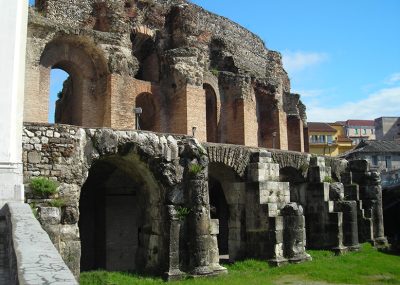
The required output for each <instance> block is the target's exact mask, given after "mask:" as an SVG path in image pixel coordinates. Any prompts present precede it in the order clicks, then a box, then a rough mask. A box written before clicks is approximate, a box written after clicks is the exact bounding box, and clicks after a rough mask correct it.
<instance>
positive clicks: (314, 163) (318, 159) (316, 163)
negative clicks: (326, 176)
mask: <svg viewBox="0 0 400 285" xmlns="http://www.w3.org/2000/svg"><path fill="white" fill-rule="evenodd" d="M310 167H325V158H324V157H322V156H312V157H311V158H310Z"/></svg>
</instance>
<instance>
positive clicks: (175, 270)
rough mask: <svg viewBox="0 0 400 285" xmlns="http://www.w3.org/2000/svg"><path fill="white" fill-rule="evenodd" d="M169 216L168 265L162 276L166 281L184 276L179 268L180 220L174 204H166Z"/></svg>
mask: <svg viewBox="0 0 400 285" xmlns="http://www.w3.org/2000/svg"><path fill="white" fill-rule="evenodd" d="M167 208H168V216H169V254H168V257H169V266H168V272H166V273H165V274H164V278H165V279H166V280H168V281H174V280H180V279H182V278H183V277H184V273H183V272H182V271H181V270H180V259H179V254H180V252H179V248H180V245H179V240H180V231H181V225H182V222H181V221H180V220H179V217H177V216H178V215H177V210H176V207H175V206H172V205H170V206H167Z"/></svg>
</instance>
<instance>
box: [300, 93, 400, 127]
mask: <svg viewBox="0 0 400 285" xmlns="http://www.w3.org/2000/svg"><path fill="white" fill-rule="evenodd" d="M321 105H322V104H321V102H320V101H315V100H314V101H313V102H310V103H309V104H307V103H306V106H307V117H308V121H310V122H318V121H320V122H335V121H343V120H347V119H362V120H367V119H369V120H373V119H376V118H379V117H382V116H400V107H399V106H400V87H393V88H385V89H381V90H379V91H377V92H375V93H372V94H371V95H369V96H368V97H367V98H365V99H362V100H360V101H357V102H344V103H343V104H342V105H340V106H335V107H329V105H326V106H321Z"/></svg>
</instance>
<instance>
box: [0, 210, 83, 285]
mask: <svg viewBox="0 0 400 285" xmlns="http://www.w3.org/2000/svg"><path fill="white" fill-rule="evenodd" d="M6 207H7V210H8V213H7V219H9V223H10V224H11V225H12V236H13V242H14V251H15V254H16V258H17V267H18V268H17V272H18V278H19V282H20V284H30V285H34V284H43V285H45V284H52V285H53V284H57V285H63V284H65V285H74V284H78V283H77V281H76V280H75V278H74V276H73V275H72V273H71V271H70V270H69V269H68V267H67V266H66V265H65V263H64V261H63V260H62V258H61V256H60V254H59V253H58V252H57V250H56V248H55V247H54V245H53V244H52V242H51V241H50V238H49V237H48V235H47V234H46V232H45V231H44V230H43V229H42V228H41V226H40V224H39V222H38V221H37V220H36V219H35V217H34V216H33V214H32V211H31V209H30V207H29V206H28V205H27V204H20V203H9V204H7V206H6ZM1 284H7V283H1Z"/></svg>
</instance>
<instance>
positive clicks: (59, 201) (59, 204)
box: [48, 198, 65, 208]
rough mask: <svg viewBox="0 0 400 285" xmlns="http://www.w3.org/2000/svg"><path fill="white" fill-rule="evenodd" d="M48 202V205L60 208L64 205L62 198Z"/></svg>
mask: <svg viewBox="0 0 400 285" xmlns="http://www.w3.org/2000/svg"><path fill="white" fill-rule="evenodd" d="M48 204H49V206H50V207H56V208H61V207H63V206H65V201H64V200H63V199H60V198H57V199H53V200H51V201H49V202H48Z"/></svg>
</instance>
